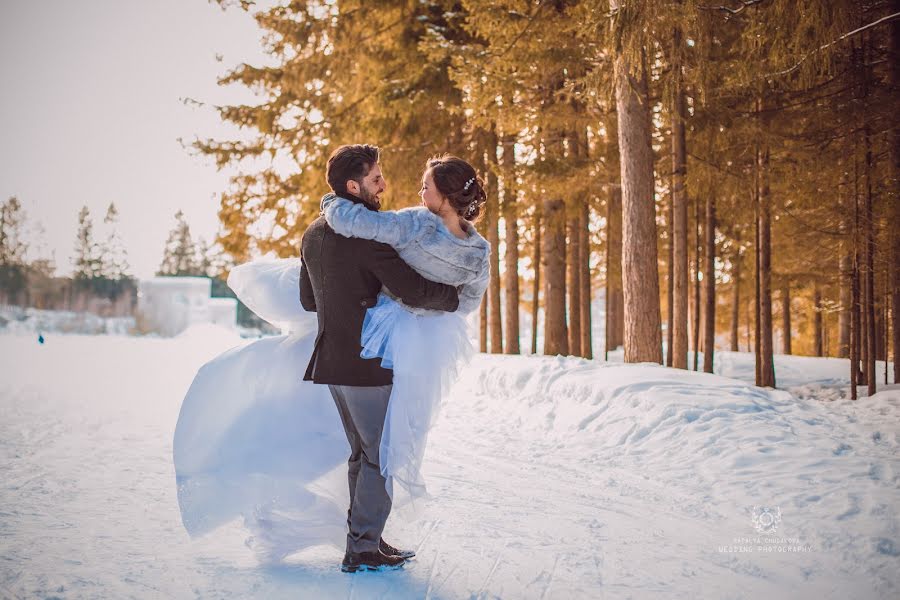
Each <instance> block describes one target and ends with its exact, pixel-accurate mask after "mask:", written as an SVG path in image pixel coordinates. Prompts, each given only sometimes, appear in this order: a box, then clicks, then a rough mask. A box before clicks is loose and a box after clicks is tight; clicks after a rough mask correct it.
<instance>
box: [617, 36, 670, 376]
mask: <svg viewBox="0 0 900 600" xmlns="http://www.w3.org/2000/svg"><path fill="white" fill-rule="evenodd" d="M644 62H645V61H644V60H641V61H640V64H634V65H632V64H629V62H628V61H627V60H626V58H625V56H624V55H622V54H619V55H617V56H616V58H615V67H614V75H615V88H616V109H617V113H618V118H619V123H618V124H619V127H618V133H619V160H620V169H621V174H622V282H623V285H622V287H623V291H624V299H625V307H624V308H625V332H624V345H625V362H628V363H634V362H656V363H661V362H662V334H661V330H660V311H659V274H658V272H657V248H656V242H657V232H656V205H655V202H654V189H653V148H652V146H651V141H652V123H651V120H650V98H649V94H648V91H647V70H646V66H645V64H644Z"/></svg>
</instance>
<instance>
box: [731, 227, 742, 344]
mask: <svg viewBox="0 0 900 600" xmlns="http://www.w3.org/2000/svg"><path fill="white" fill-rule="evenodd" d="M735 246H738V247H739V246H740V238H735ZM732 260H733V262H732V264H731V280H732V284H731V285H732V286H733V288H732V289H733V290H734V298H733V305H732V307H731V351H732V352H738V351H739V350H740V346H739V344H738V341H739V340H738V335H739V333H738V325H739V321H740V316H741V254H740V250H739V249H737V250H735V253H734V258H733V259H732Z"/></svg>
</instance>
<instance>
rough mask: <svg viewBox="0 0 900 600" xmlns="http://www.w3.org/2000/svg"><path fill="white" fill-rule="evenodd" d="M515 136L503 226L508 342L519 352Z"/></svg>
mask: <svg viewBox="0 0 900 600" xmlns="http://www.w3.org/2000/svg"><path fill="white" fill-rule="evenodd" d="M515 143H516V137H515V136H514V135H507V136H504V137H503V141H502V145H503V150H502V157H503V164H502V173H503V207H502V210H503V225H504V235H505V238H506V253H505V254H504V257H503V263H504V267H505V270H506V272H505V274H504V292H505V294H506V303H505V306H504V309H505V315H504V317H505V321H506V322H505V323H504V325H505V327H504V333H505V334H506V338H505V343H504V345H503V347H504V350H505V352H506V353H507V354H519V353H520V348H519V222H518V214H517V208H516V200H517V193H516V159H515Z"/></svg>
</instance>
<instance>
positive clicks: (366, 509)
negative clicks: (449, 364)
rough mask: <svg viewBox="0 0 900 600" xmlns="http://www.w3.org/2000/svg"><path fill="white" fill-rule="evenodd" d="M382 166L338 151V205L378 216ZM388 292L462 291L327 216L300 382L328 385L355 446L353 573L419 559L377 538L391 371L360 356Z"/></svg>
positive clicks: (308, 257) (312, 254) (314, 269)
mask: <svg viewBox="0 0 900 600" xmlns="http://www.w3.org/2000/svg"><path fill="white" fill-rule="evenodd" d="M378 159H379V149H378V148H377V147H376V146H370V145H368V144H356V145H352V146H341V147H340V148H338V149H337V150H335V151H334V153H333V154H332V155H331V157H330V158H329V159H328V169H327V175H326V178H327V179H328V185H329V186H330V187H331V189H332V190H333V191H334V193H335V194H337V195H339V196H341V197H342V198H347V199H348V200H351V201H353V202H356V203H358V204H362V205H364V206H365V207H366V208H368V209H369V210H374V211H377V210H378V209H379V208H380V206H381V200H380V198H379V196H380V195H381V194H382V193H383V192H384V190H385V187H386V183H385V181H384V178H383V177H382V175H381V168H380V167H379V166H378ZM382 285H383V286H385V287H387V288H388V289H389V290H391V292H393V293H394V295H396V296H398V297H399V298H400V299H401V300H402V301H403V302H404V303H405V304H408V305H409V306H416V307H421V308H431V309H436V310H443V311H455V310H456V308H457V306H458V305H459V298H458V296H457V290H456V288H454V287H452V286H448V285H443V284H440V283H434V282H432V281H429V280H427V279H425V278H423V277H422V276H421V275H419V274H418V273H417V272H416V271H414V270H413V269H412V268H411V267H410V266H409V265H407V264H406V263H405V262H404V261H403V259H401V258H400V256H399V255H398V254H397V252H396V251H395V250H394V249H393V248H391V247H390V246H388V245H386V244H381V243H379V242H375V241H372V240H364V239H359V238H346V237H343V236H341V235H338V234H337V233H335V232H334V230H332V229H331V227H329V226H328V223H327V222H326V221H325V219H324V218H322V217H320V218H319V219H317V220H315V221H314V222H313V223H312V225H310V226H309V228H308V229H307V230H306V232H305V233H304V234H303V242H302V252H301V268H300V302H301V303H302V304H303V308H305V309H306V310H308V311H315V312H316V313H317V317H318V321H319V332H318V335H317V337H316V344H315V349H314V350H313V354H312V358H311V359H310V361H309V366H308V367H307V369H306V375H304V377H303V379H304V380H312V381H313V382H315V383H323V384H328V388H329V390H331V395H332V397H333V398H334V403H335V404H336V405H337V409H338V413H339V414H340V416H341V421H342V422H343V424H344V431H345V432H346V434H347V441H349V442H350V460H349V461H348V466H349V469H348V480H349V483H350V508H349V510H348V511H347V526H348V529H349V533H348V534H347V551H346V553H345V554H344V560H343V562H342V563H341V570H342V571H344V572H347V573H353V572H356V571H377V570H381V569H388V568H390V569H395V568H399V567H401V566H402V565H403V563H404V562H405V560H406V558H411V557H412V556H414V555H415V553H413V552H409V551H405V552H401V551H399V550H397V549H396V548H394V547H393V546H390V545H389V544H387V543H385V541H384V540H382V539H381V532H382V531H383V530H384V524H385V522H386V521H387V518H388V514H390V512H391V498H390V496H389V495H388V493H387V490H386V489H385V480H384V477H382V475H381V468H380V466H379V460H378V447H379V444H380V443H381V432H382V429H383V427H384V417H385V413H386V412H387V406H388V399H389V398H390V396H391V385H392V381H393V373H392V371H390V370H388V369H384V368H382V367H381V364H380V362H381V360H380V359H369V360H366V359H363V358H360V351H361V350H362V346H361V345H360V334H361V333H362V324H363V319H364V317H365V314H366V309H368V308H370V307H372V306H375V302H376V297H377V296H378V292H379V291H380V290H381V287H382Z"/></svg>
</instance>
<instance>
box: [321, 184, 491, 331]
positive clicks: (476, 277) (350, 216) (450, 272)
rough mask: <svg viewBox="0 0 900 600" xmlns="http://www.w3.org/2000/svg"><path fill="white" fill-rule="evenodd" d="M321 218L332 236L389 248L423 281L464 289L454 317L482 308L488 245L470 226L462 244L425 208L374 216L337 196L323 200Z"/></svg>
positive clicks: (461, 290)
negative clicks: (418, 274)
mask: <svg viewBox="0 0 900 600" xmlns="http://www.w3.org/2000/svg"><path fill="white" fill-rule="evenodd" d="M322 214H323V215H324V216H325V220H326V221H328V224H329V225H330V226H331V228H332V229H334V231H335V232H336V233H339V234H340V235H343V236H345V237H358V238H364V239H367V240H375V241H376V242H382V243H384V244H388V245H390V246H393V247H394V249H395V250H397V253H398V254H399V255H400V258H402V259H403V260H404V261H406V263H407V264H408V265H409V266H411V267H412V268H413V269H415V270H416V271H418V272H419V273H420V274H421V275H422V276H423V277H425V278H427V279H430V280H432V281H436V282H438V283H445V284H448V285H455V286H460V285H462V288H461V289H460V293H459V308H458V309H457V312H459V313H462V314H469V313H471V312H473V311H474V310H475V309H477V308H478V306H479V305H480V304H481V298H482V296H484V292H485V290H486V289H487V286H488V280H489V279H490V265H489V262H488V258H489V256H490V253H491V246H490V244H489V243H488V241H487V240H485V239H484V238H483V237H482V236H481V235H479V233H478V232H477V231H475V228H474V227H473V226H472V225H470V224H468V223H466V224H465V228H466V229H467V232H468V234H469V236H468V237H467V238H466V239H464V240H463V239H460V238H458V237H456V236H455V235H453V234H452V233H450V231H449V230H448V229H447V227H446V226H445V225H444V222H443V221H442V220H441V218H440V217H438V216H437V215H435V214H433V213H432V212H431V211H430V210H428V209H427V208H425V207H424V206H418V207H414V208H404V209H402V210H398V211H384V212H376V211H373V210H369V209H368V208H366V207H365V206H363V205H362V204H357V203H354V202H351V201H350V200H346V199H344V198H341V197H339V196H336V195H335V194H326V195H325V196H324V197H323V198H322ZM414 312H416V313H420V314H423V313H433V312H435V311H428V310H424V309H414Z"/></svg>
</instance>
